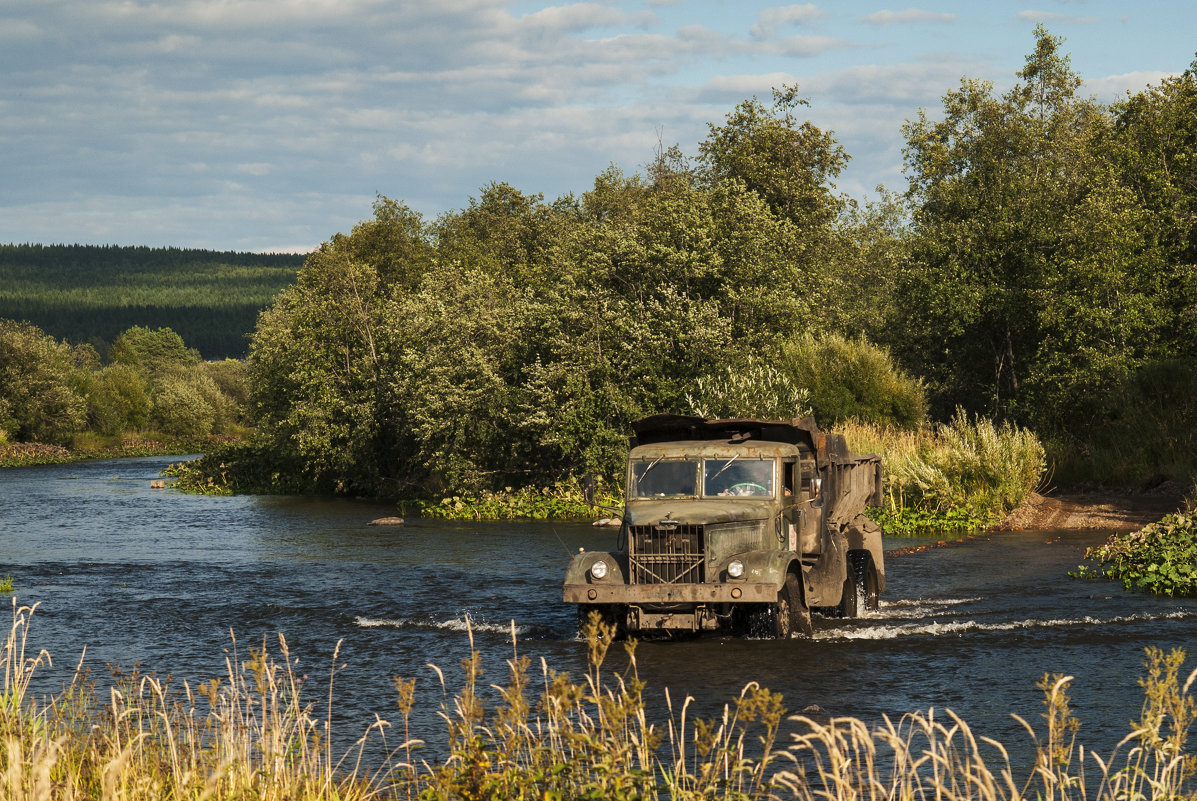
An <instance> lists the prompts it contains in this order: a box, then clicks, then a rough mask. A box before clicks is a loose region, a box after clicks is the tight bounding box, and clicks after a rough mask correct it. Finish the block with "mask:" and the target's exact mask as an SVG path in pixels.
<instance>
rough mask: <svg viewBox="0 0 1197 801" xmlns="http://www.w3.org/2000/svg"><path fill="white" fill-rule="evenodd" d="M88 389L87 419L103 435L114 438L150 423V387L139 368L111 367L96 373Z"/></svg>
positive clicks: (130, 366) (127, 366) (128, 366)
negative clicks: (122, 432)
mask: <svg viewBox="0 0 1197 801" xmlns="http://www.w3.org/2000/svg"><path fill="white" fill-rule="evenodd" d="M88 389H89V391H88V394H87V417H88V420H89V421H90V422H91V426H92V428H94V429H95V430H96V431H98V432H99V433H101V434H106V435H109V436H111V435H113V434H118V433H120V432H121V431H125V430H127V429H141V428H144V427H145V425H146V424H147V423H148V422H149V419H150V394H149V384H148V383H147V381H146V379H145V375H144V374H143V373H142V372H141V371H140V370H138V369H137V368H136V367H133V366H132V365H128V364H112V365H109V366H108V367H105V368H103V369H102V370H99V371H97V372H96V373H94V374H93V376H92V380H91V382H90V384H89V387H88Z"/></svg>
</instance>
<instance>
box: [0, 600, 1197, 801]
mask: <svg viewBox="0 0 1197 801" xmlns="http://www.w3.org/2000/svg"><path fill="white" fill-rule="evenodd" d="M33 614H34V609H33V608H29V607H20V606H18V605H17V604H16V602H15V600H14V603H13V619H12V627H11V629H10V632H9V635H8V638H7V641H6V643H5V648H4V654H3V658H2V668H3V675H4V685H3V688H2V689H3V694H2V695H0V750H2V753H3V755H4V759H3V764H2V766H0V788H3V789H2V791H0V792H3V795H4V797H5V798H13V799H17V798H20V799H27V801H42V799H63V798H66V799H70V798H96V799H125V800H127V801H138V799H147V801H148V800H150V799H152V800H153V801H159V799H182V798H207V799H214V800H215V801H223V800H224V799H229V800H230V801H231V800H233V799H238V800H240V799H245V800H246V801H266V800H268V799H283V798H287V799H299V801H307V800H309V799H310V801H317V799H339V800H340V801H352V800H353V799H362V800H363V801H364V800H365V799H372V798H397V799H404V798H405V799H415V798H421V799H461V801H474V800H476V799H483V798H537V799H565V798H596V799H597V798H602V799H644V798H671V799H678V800H679V801H684V800H685V799H695V800H697V799H786V798H791V799H799V801H859V800H860V799H862V798H863V799H871V801H905V800H906V799H911V798H933V799H938V800H939V801H966V800H968V799H977V798H984V799H990V800H991V801H1022V799H1025V798H1031V797H1036V798H1041V799H1045V800H1050V801H1122V800H1123V799H1140V801H1178V800H1180V799H1191V798H1193V797H1194V795H1195V794H1197V787H1195V786H1194V777H1195V775H1197V754H1194V753H1193V752H1192V750H1191V748H1190V746H1189V743H1188V735H1189V732H1190V729H1191V727H1192V725H1193V723H1194V719H1195V718H1197V702H1195V699H1194V697H1193V695H1192V692H1191V691H1192V688H1193V683H1194V680H1197V671H1194V672H1193V673H1190V674H1189V675H1188V677H1187V679H1185V678H1183V674H1182V673H1181V668H1182V665H1183V662H1184V658H1185V654H1184V652H1183V651H1180V650H1176V651H1173V652H1171V653H1167V654H1165V653H1163V652H1162V651H1160V650H1158V649H1148V651H1147V655H1146V658H1145V661H1144V665H1145V669H1146V675H1145V676H1144V678H1143V679H1142V680H1141V682H1140V683H1141V684H1142V686H1143V689H1144V702H1143V707H1142V713H1141V716H1140V718H1139V719H1138V720H1136V721H1133V722H1132V723H1131V728H1130V731H1129V733H1128V734H1127V736H1126V737H1125V738H1124V739H1123V741H1122V742H1121V743H1120V744H1119V745H1118V746H1117V747H1116V748H1114V749H1113V751H1112V752H1110V753H1106V754H1101V755H1099V754H1097V753H1094V752H1093V751H1092V750H1090V749H1086V748H1084V747H1083V746H1082V745H1081V744H1080V742H1079V740H1078V730H1079V728H1080V723H1079V720H1078V719H1077V718H1076V717H1075V716H1074V714H1073V711H1072V708H1071V699H1070V697H1069V695H1068V691H1069V686H1070V683H1071V681H1072V677H1070V676H1058V675H1045V676H1044V677H1043V680H1042V682H1041V683H1040V684H1039V687H1040V689H1041V690H1042V691H1043V693H1044V704H1045V707H1044V712H1043V714H1042V718H1043V720H1044V724H1043V728H1042V729H1041V730H1040V732H1041V733H1039V734H1037V733H1036V728H1035V727H1034V726H1032V725H1031V724H1030V723H1029V722H1027V721H1026V720H1025V719H1024V718H1022V717H1019V716H1018V715H1015V717H1016V719H1018V720H1019V721H1020V722H1022V723H1023V725H1024V726H1025V727H1026V729H1027V732H1028V735H1029V736H1030V737H1031V739H1032V743H1033V746H1034V759H1033V762H1031V763H1029V764H1025V765H1020V764H1015V763H1012V761H1011V759H1010V756H1009V748H1010V746H1011V745H1012V744H1010V743H1005V744H1003V743H1000V742H997V741H994V740H992V739H989V738H986V737H982V736H979V735H977V734H975V733H974V732H973V731H972V730H971V729H970V728H969V726H968V724H967V722H966V721H964V720H961V719H960V718H959V717H957V716H956V715H954V714H953V713H952V712H951V711H950V710H945V711H943V712H940V713H938V714H937V713H936V712H935V711H934V710H927V711H925V712H924V711H913V712H910V713H908V714H906V715H903V716H902V717H901V718H899V719H897V720H894V719H891V718H889V717H888V716H887V717H884V718H882V720H881V721H880V722H878V723H876V724H873V725H870V724H869V723H867V722H865V721H863V720H860V719H857V718H851V717H837V718H830V719H816V718H812V717H809V716H805V715H796V716H789V715H788V713H787V711H786V709H785V707H784V699H783V698H782V697H781V696H780V695H778V694H776V693H772V692H770V691H769V690H768V689H766V688H763V687H760V686H759V685H757V684H755V683H750V684H748V685H747V686H746V687H745V688H744V690H743V691H742V692H741V693H740V695H739V697H737V698H735V699H732V700H731V701H729V703H727V704H726V705H725V706H724V708H723V712H722V714H721V715H717V716H715V717H712V718H696V717H693V716H692V715H691V714H689V713H688V709H689V705H690V701H691V699H689V698H685V699H681V698H679V699H673V698H670V696H669V693H668V690H665V691H664V692H665V699H666V702H667V704H666V705H667V708H668V710H669V713H668V715H667V716H666V719H664V720H661V721H657V720H650V719H649V714H648V712H647V709H646V706H647V705H646V698H647V697H648V695H647V694H648V693H649V692H650V690H649V688H648V687H647V686H646V685H645V683H644V682H643V681H642V680H641V679H640V678H639V677H638V675H637V672H636V659H635V644H634V643H628V644H626V646H625V648H626V659H623V660H620V661H621V662H622V665H621V666H620V668H619V669H618V670H612V669H610V668H607V667H606V665H607V664H608V663H609V661H610V658H609V653H608V650H609V648H610V646H611V637H610V635H611V631H610V630H604V628H603V624H602V623H601V622H600V621H599V620H598V618H597V616H596V617H594V618H592V620H591V621H590V623H589V624H588V625H587V626H586V627H585V631H584V634H585V637H586V647H587V649H588V654H589V668H588V670H587V671H586V673H585V674H584V675H583V676H579V677H571V676H569V675H567V674H564V673H559V672H557V671H554V670H552V669H551V668H550V667H549V666H548V665H545V664H543V661H542V664H541V666H540V670H539V671H536V672H535V673H534V671H533V669H532V663H531V660H530V659H529V658H528V657H527V656H521V655H519V653H518V648H516V647H515V641H514V637H513V654H512V658H511V659H510V660H508V661H507V670H508V676H507V679H506V682H505V683H504V684H501V685H493V686H492V688H491V689H492V690H493V692H491V691H489V690H487V689H486V688H484V686H483V685H482V675H483V668H482V664H481V659H480V656H479V653H478V652H477V651H476V650H473V649H472V643H471V650H470V652H469V654H468V656H467V657H466V658H465V659H463V660H462V669H463V679H462V682H461V686H460V687H459V688H458V689H456V690H455V691H452V695H451V696H450V690H449V689H448V686H447V682H446V680H445V674H444V672H443V671H441V670H440V669H436V673H437V675H438V676H439V677H440V686H439V687H433V688H432V692H433V693H434V694H435V695H436V696H438V697H441V698H443V699H444V700H443V701H442V702H441V718H442V719H443V721H444V724H445V730H444V741H443V742H440V743H437V745H438V746H441V748H442V751H441V752H442V753H443V754H444V756H443V758H435V759H432V760H429V759H425V758H423V754H424V753H425V752H424V746H425V745H427V744H426V743H423V742H421V741H418V740H415V739H412V738H411V737H410V726H409V722H410V716H411V714H412V710H413V708H414V707H415V704H416V701H417V698H418V692H419V689H420V688H417V686H416V682H415V680H414V679H410V678H403V677H396V678H395V679H394V682H393V683H394V687H395V690H396V702H397V707H396V712H397V717H396V719H395V721H394V722H393V723H392V722H391V721H387V720H384V719H381V718H379V719H377V720H376V721H375V722H374V723H373V724H371V725H370V726H368V727H367V728H366V730H365V731H364V732H363V733H362V734H361V736H360V738H359V739H358V740H357V742H356V744H355V745H354V746H353V747H351V748H349V749H348V750H347V751H344V752H341V751H339V750H334V747H333V745H332V742H333V739H334V737H333V725H332V719H333V709H332V700H331V699H332V689H331V687H332V683H333V681H334V680H335V664H336V662H337V657H338V655H339V646H338V653H334V654H333V658H332V662H333V665H334V668H333V673H332V674H330V677H329V684H330V688H329V694H328V695H329V697H328V702H327V708H326V709H323V711H322V712H320V711H317V710H320V709H321V705H319V704H316V703H313V702H311V701H309V700H308V699H306V698H305V697H304V695H303V689H302V684H303V682H302V680H301V679H300V678H299V677H297V676H296V675H295V673H294V672H293V670H292V668H293V663H292V660H291V658H290V654H289V651H288V648H287V643H286V640H285V639H284V638H283V637H282V636H281V635H280V636H279V638H278V646H277V655H274V654H272V653H271V652H270V651H269V649H268V648H267V646H266V643H265V642H263V644H262V645H261V647H250V648H249V649H248V655H247V656H242V655H241V651H240V649H239V647H237V645H236V643H234V647H233V648H232V649H231V651H230V655H229V656H228V657H227V658H226V664H227V671H226V674H225V675H224V676H221V677H217V678H213V679H211V680H208V681H204V682H201V683H199V684H198V685H195V686H193V685H192V684H191V683H190V682H187V681H183V682H181V687H180V686H179V682H177V681H172V680H171V679H170V678H166V679H162V678H159V677H157V676H155V675H145V674H142V673H140V672H139V671H137V670H134V671H132V672H127V671H121V670H120V669H119V668H117V669H114V676H113V680H112V686H111V688H110V689H108V690H105V691H100V690H99V689H98V687H97V684H96V682H95V681H94V680H92V679H91V678H90V677H89V676H88V675H87V674H86V673H83V672H79V671H77V672H76V675H75V677H74V679H73V680H72V681H71V683H70V684H69V685H67V686H66V687H65V688H63V690H62V691H61V692H60V693H58V694H57V695H55V696H53V697H50V698H46V699H44V700H42V701H39V700H38V699H36V698H34V697H33V695H32V693H31V691H30V686H31V683H32V680H33V677H34V675H35V673H36V671H37V670H38V669H39V668H40V667H41V666H42V665H44V664H46V663H47V662H48V661H49V658H50V657H49V654H47V653H45V652H44V651H40V652H34V649H33V648H31V647H30V645H29V629H30V622H31V619H32V616H33ZM534 688H539V689H534ZM372 743H379V744H381V746H382V748H383V750H384V751H385V753H386V756H385V757H384V758H383V759H382V760H381V761H380V762H379V761H370V760H368V759H364V758H363V757H364V755H365V754H366V751H367V747H368V746H369V745H371V744H372Z"/></svg>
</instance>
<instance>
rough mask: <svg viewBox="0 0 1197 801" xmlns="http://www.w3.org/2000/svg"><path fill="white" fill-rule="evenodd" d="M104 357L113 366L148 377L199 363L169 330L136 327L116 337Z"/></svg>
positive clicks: (195, 356) (180, 340)
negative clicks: (112, 363)
mask: <svg viewBox="0 0 1197 801" xmlns="http://www.w3.org/2000/svg"><path fill="white" fill-rule="evenodd" d="M108 355H109V358H110V359H111V360H112V361H113V362H114V363H116V364H127V365H130V366H131V367H136V368H138V369H141V370H143V371H145V373H146V375H148V376H151V377H153V376H158V375H160V374H163V373H166V372H170V371H172V370H175V369H178V368H181V367H188V366H191V365H194V364H198V363H199V353H198V352H197V351H195V350H193V349H191V348H188V347H187V345H186V343H184V342H183V338H182V337H181V336H179V335H178V334H176V333H175V332H174V331H172V330H171V329H169V328H157V329H149V328H145V327H143V326H140V325H135V326H133V327H132V328H129V329H128V330H126V331H125V332H124V333H123V334H121V335H120V336H118V337H117V338H116V339H115V340H114V341H113V343H112V348H111V350H110V351H109V354H108Z"/></svg>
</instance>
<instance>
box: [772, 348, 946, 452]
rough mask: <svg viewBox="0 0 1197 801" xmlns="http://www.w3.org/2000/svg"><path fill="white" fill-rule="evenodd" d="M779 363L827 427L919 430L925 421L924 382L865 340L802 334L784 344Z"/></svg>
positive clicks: (780, 367)
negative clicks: (854, 423) (849, 424)
mask: <svg viewBox="0 0 1197 801" xmlns="http://www.w3.org/2000/svg"><path fill="white" fill-rule="evenodd" d="M775 361H776V364H777V365H778V369H779V370H780V371H781V372H782V374H783V375H785V376H786V377H787V378H788V379H789V380H790V381H791V382H792V383H793V384H794V385H796V386H799V387H802V388H803V389H804V390H806V391H807V393H808V398H809V402H810V406H811V408H812V410H813V413H814V415H815V417H817V418H818V419H819V421H820V422H822V423H823V424H824V425H831V424H832V423H834V422H836V421H844V420H850V419H852V420H860V421H863V422H867V423H874V424H876V425H881V426H900V427H902V428H909V429H917V428H919V427H920V426H921V425H922V424H923V423H924V422H925V421H926V417H927V398H926V392H925V390H924V388H923V384H922V381H920V380H919V379H917V378H915V377H913V376H910V375H908V374H907V373H905V372H904V371H902V370H901V369H900V368H899V367H898V366H897V365H896V363H895V362H894V359H893V358H892V357H891V356H890V354H889V353H888V352H887V351H886V350H885V349H884V348H881V347H878V346H877V345H874V344H872V343H870V342H868V341H867V340H864V339H856V340H850V339H846V338H844V337H842V336H840V335H839V334H834V333H832V334H825V335H823V336H818V337H816V336H815V335H813V334H804V335H803V336H800V337H797V338H795V339H791V340H788V341H786V342H784V343H782V346H781V348H780V349H779V353H778V355H777V357H776V360H775Z"/></svg>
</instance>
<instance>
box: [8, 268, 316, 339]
mask: <svg viewBox="0 0 1197 801" xmlns="http://www.w3.org/2000/svg"><path fill="white" fill-rule="evenodd" d="M302 263H303V256H300V255H291V254H272V253H232V252H217V251H208V250H189V249H179V248H145V247H111V246H109V247H95V246H89V245H0V317H8V318H13V319H17V320H27V321H29V322H30V323H32V324H34V325H36V326H38V327H39V328H41V329H42V330H44V331H47V332H49V333H50V334H52V335H53V336H55V337H62V338H65V339H69V340H71V341H72V342H91V343H92V344H94V345H96V347H97V349H98V350H100V351H103V350H105V349H106V343H111V342H112V341H113V340H114V339H115V338H116V337H117V336H118V335H119V334H120V333H121V332H122V331H126V330H128V329H129V328H131V327H133V326H145V327H148V328H157V327H161V326H167V325H169V326H171V327H172V328H173V329H174V330H175V331H178V332H179V334H180V335H181V336H182V337H183V338H184V339H185V340H186V341H187V342H188V344H190V345H191V346H193V347H195V348H197V349H198V350H199V351H200V352H201V353H203V354H204V355H205V356H206V357H207V358H223V357H226V356H232V357H238V358H241V357H244V356H245V352H246V346H247V339H246V336H247V334H248V332H250V331H252V330H253V327H254V322H255V320H256V319H257V316H258V312H259V311H260V310H261V309H263V308H264V307H265V306H267V305H268V304H269V303H270V301H271V299H272V298H273V297H274V296H275V295H277V294H278V293H279V291H281V290H282V289H283V288H284V287H286V286H287V285H288V284H290V283H291V282H292V281H294V279H295V273H296V271H297V270H298V269H299V267H300V265H301V264H302Z"/></svg>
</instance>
